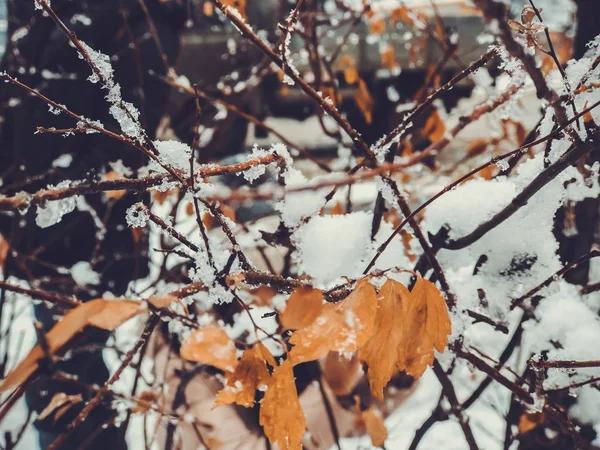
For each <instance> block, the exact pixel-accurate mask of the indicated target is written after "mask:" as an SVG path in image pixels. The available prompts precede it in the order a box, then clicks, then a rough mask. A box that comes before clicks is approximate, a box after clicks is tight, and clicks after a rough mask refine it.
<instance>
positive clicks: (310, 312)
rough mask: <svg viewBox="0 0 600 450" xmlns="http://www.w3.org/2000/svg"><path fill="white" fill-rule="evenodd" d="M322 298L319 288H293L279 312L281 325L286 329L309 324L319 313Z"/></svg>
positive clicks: (321, 307) (321, 308)
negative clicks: (284, 306) (284, 305)
mask: <svg viewBox="0 0 600 450" xmlns="http://www.w3.org/2000/svg"><path fill="white" fill-rule="evenodd" d="M323 299H324V296H323V292H322V291H320V290H319V289H314V288H312V287H309V286H301V287H299V288H297V289H295V290H294V292H292V295H291V296H290V298H289V300H288V301H287V306H286V308H285V310H284V311H283V312H282V313H281V325H283V327H284V328H285V329H288V330H297V329H299V328H304V327H307V326H309V325H310V324H311V323H312V322H313V321H314V320H315V319H316V318H317V317H318V316H319V315H320V314H321V311H322V310H323Z"/></svg>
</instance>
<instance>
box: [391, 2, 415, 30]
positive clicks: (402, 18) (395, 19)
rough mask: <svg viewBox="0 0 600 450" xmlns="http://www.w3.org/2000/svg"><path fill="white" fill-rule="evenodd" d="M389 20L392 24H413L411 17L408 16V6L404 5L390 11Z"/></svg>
mask: <svg viewBox="0 0 600 450" xmlns="http://www.w3.org/2000/svg"><path fill="white" fill-rule="evenodd" d="M390 21H391V22H392V23H393V24H397V23H400V22H404V23H406V24H407V25H410V26H413V25H414V24H415V22H414V20H413V19H412V17H410V14H409V11H408V8H407V7H406V6H404V5H403V6H400V7H398V8H394V9H393V10H392V11H391V13H390Z"/></svg>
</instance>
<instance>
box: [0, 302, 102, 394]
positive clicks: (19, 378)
mask: <svg viewBox="0 0 600 450" xmlns="http://www.w3.org/2000/svg"><path fill="white" fill-rule="evenodd" d="M104 302H105V300H102V299H97V300H90V301H89V302H86V303H82V304H81V305H79V306H77V307H76V308H73V309H72V310H71V311H69V312H67V313H66V314H65V315H64V316H63V318H62V319H61V320H60V321H59V322H58V323H57V324H56V325H54V326H53V327H52V329H51V330H50V331H48V333H46V342H47V343H48V348H49V351H50V354H51V355H53V354H54V353H56V352H57V351H58V350H59V349H60V348H61V347H62V346H64V345H65V344H66V343H67V342H68V341H69V340H70V339H71V338H72V337H73V336H75V334H77V333H78V332H79V331H81V330H82V329H83V328H84V327H85V326H86V325H87V323H88V319H89V318H90V317H91V316H93V315H94V314H96V313H99V312H100V311H102V309H103V308H104ZM42 358H44V352H43V351H42V348H41V347H40V345H39V344H38V345H36V346H35V347H34V348H33V349H32V350H31V351H30V352H29V354H28V355H27V356H26V357H25V359H23V361H21V362H20V363H19V365H18V366H17V367H16V368H15V369H14V370H13V371H11V372H10V373H9V374H8V375H7V376H6V378H5V379H4V380H2V383H0V392H4V391H7V390H8V389H11V388H13V387H15V386H17V385H19V384H21V383H23V382H24V381H25V380H26V379H27V378H29V376H31V374H33V373H34V372H35V370H36V369H37V368H38V362H39V361H40V360H41V359H42Z"/></svg>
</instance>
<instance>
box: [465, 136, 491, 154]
mask: <svg viewBox="0 0 600 450" xmlns="http://www.w3.org/2000/svg"><path fill="white" fill-rule="evenodd" d="M488 143H489V142H488V140H487V139H476V140H474V141H473V142H471V145H469V147H468V148H467V156H468V157H470V158H472V157H474V156H477V155H481V154H482V153H483V152H485V150H486V149H487V146H488Z"/></svg>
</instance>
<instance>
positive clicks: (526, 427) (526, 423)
mask: <svg viewBox="0 0 600 450" xmlns="http://www.w3.org/2000/svg"><path fill="white" fill-rule="evenodd" d="M545 419H546V418H545V416H544V413H540V412H536V413H527V412H526V413H523V414H522V415H521V417H520V418H519V424H518V425H517V429H518V430H519V434H525V433H527V432H529V431H531V430H533V429H534V428H535V427H537V426H538V425H540V424H541V423H544V420H545Z"/></svg>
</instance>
